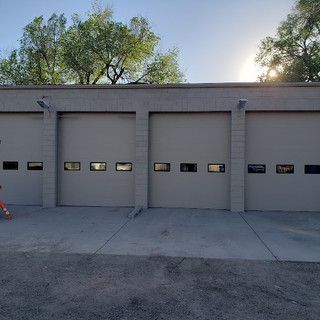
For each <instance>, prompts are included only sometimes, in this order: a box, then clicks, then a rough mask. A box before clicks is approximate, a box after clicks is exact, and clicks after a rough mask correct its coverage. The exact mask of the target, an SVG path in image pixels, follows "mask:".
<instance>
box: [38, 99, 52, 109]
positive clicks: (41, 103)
mask: <svg viewBox="0 0 320 320" xmlns="http://www.w3.org/2000/svg"><path fill="white" fill-rule="evenodd" d="M37 104H38V105H39V106H40V107H41V108H42V109H49V105H48V103H47V102H46V101H44V100H37Z"/></svg>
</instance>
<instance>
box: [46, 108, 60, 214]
mask: <svg viewBox="0 0 320 320" xmlns="http://www.w3.org/2000/svg"><path fill="white" fill-rule="evenodd" d="M43 122H44V132H43V136H42V141H43V143H42V146H43V148H42V153H43V163H44V170H43V176H42V177H43V178H42V179H43V185H42V192H43V194H42V199H43V200H42V201H43V207H45V208H53V207H55V206H56V204H57V189H58V186H57V175H58V170H57V165H58V160H57V157H58V142H57V139H58V124H57V112H56V111H47V110H46V111H44V113H43Z"/></svg>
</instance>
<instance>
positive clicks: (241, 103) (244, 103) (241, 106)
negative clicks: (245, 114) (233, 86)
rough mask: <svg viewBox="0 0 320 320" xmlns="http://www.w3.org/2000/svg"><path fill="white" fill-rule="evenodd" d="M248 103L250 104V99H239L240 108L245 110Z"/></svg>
mask: <svg viewBox="0 0 320 320" xmlns="http://www.w3.org/2000/svg"><path fill="white" fill-rule="evenodd" d="M247 102H248V99H245V98H241V99H239V103H238V108H239V109H243V108H244V107H245V106H246V104H247Z"/></svg>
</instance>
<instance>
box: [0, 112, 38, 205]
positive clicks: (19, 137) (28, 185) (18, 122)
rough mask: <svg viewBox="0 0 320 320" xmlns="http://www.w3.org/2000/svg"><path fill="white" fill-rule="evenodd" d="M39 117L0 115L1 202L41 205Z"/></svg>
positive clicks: (25, 114) (36, 115) (24, 114)
mask: <svg viewBox="0 0 320 320" xmlns="http://www.w3.org/2000/svg"><path fill="white" fill-rule="evenodd" d="M42 136H43V116H42V114H38V113H35V114H30V113H29V114H27V113H16V114H13V113H0V161H1V164H0V185H1V186H2V189H1V190H0V199H2V200H3V201H4V202H5V203H6V204H17V205H41V204H42V169H43V163H42Z"/></svg>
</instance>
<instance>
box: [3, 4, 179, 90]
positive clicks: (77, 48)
mask: <svg viewBox="0 0 320 320" xmlns="http://www.w3.org/2000/svg"><path fill="white" fill-rule="evenodd" d="M159 42H160V38H159V37H158V36H157V35H156V34H155V33H154V32H153V31H152V30H151V27H150V24H149V22H148V21H147V20H146V19H145V18H142V17H133V18H132V19H131V21H130V23H129V24H124V23H121V22H116V21H114V20H113V18H112V12H111V10H110V9H108V8H102V7H98V6H95V7H94V10H93V12H91V13H89V14H88V16H87V18H86V19H85V20H81V18H80V17H79V16H78V15H74V16H73V18H72V24H71V26H70V27H69V28H66V19H65V17H64V16H63V15H61V16H57V15H55V14H54V15H52V16H51V18H50V19H49V20H48V21H47V23H45V22H44V20H43V17H37V18H35V19H34V20H33V22H31V23H30V24H28V25H27V26H26V27H25V28H24V34H23V37H22V39H21V41H20V48H19V49H17V50H14V51H13V52H12V53H11V54H10V55H9V57H7V58H5V59H2V60H1V61H0V83H2V84H63V83H77V84H97V83H108V84H117V83H141V82H146V83H176V82H182V81H184V76H183V74H182V72H181V71H180V69H179V64H178V50H177V49H173V50H169V51H168V52H166V53H160V52H159V51H158V49H157V48H158V45H159Z"/></svg>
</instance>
